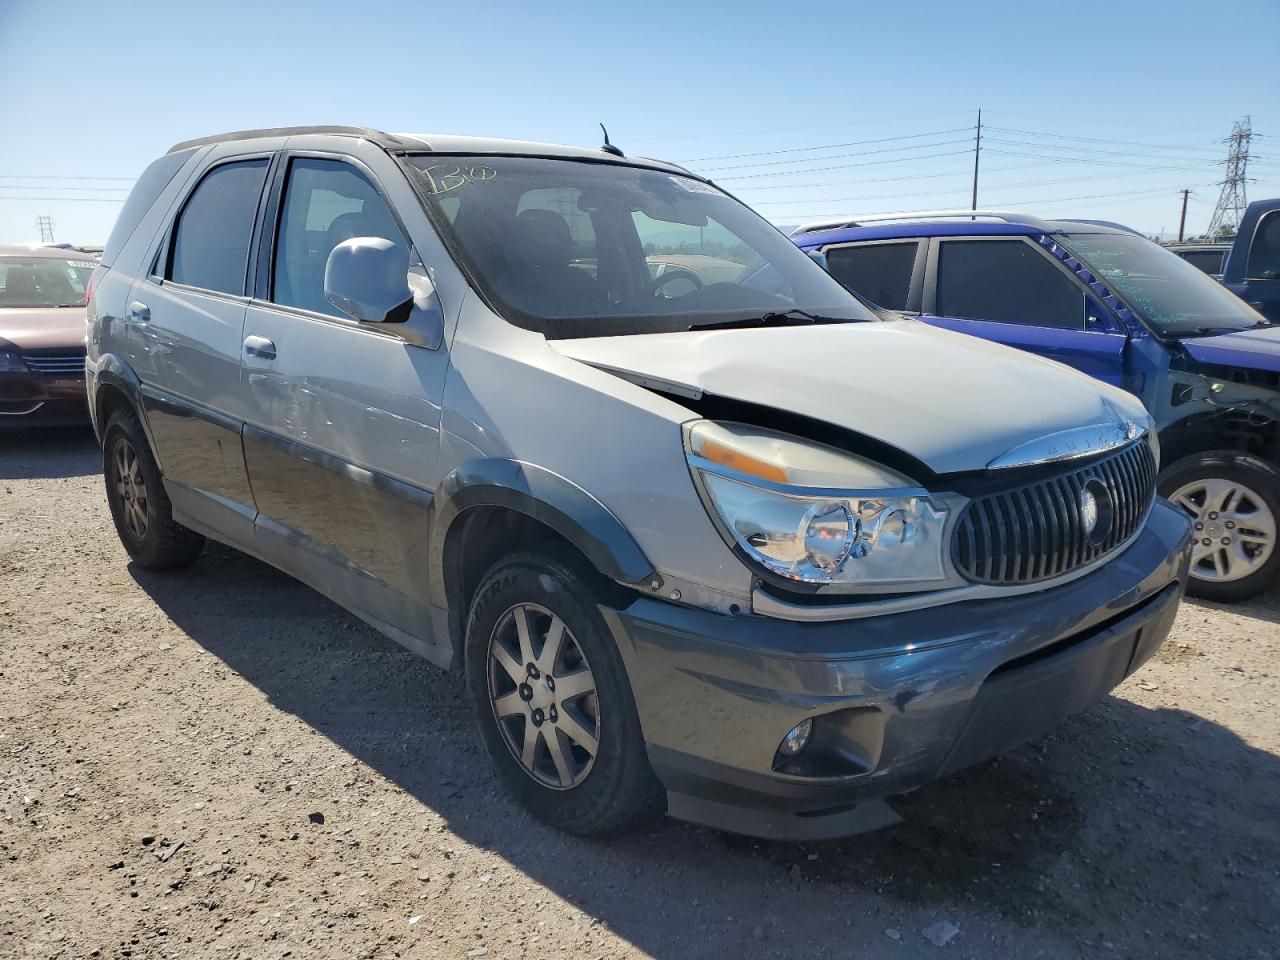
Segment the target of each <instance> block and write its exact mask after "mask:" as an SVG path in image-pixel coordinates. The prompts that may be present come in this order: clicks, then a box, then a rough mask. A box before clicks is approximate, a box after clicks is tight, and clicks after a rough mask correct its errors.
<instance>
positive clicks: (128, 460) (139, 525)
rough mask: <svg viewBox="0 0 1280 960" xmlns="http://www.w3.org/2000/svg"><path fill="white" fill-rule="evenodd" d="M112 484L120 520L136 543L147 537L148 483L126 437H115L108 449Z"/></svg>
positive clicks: (136, 454) (136, 455)
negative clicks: (118, 503) (109, 451)
mask: <svg viewBox="0 0 1280 960" xmlns="http://www.w3.org/2000/svg"><path fill="white" fill-rule="evenodd" d="M110 463H111V482H112V483H113V484H114V485H115V488H116V493H117V494H118V495H119V497H120V510H121V519H123V520H124V523H125V526H126V527H128V528H129V532H130V533H131V534H133V536H134V537H136V538H137V539H138V540H139V541H141V540H143V539H144V538H145V537H146V535H147V530H148V528H149V526H150V524H149V522H148V520H147V484H146V481H145V480H144V479H143V476H142V463H141V461H140V460H139V459H138V452H137V451H136V450H134V449H133V444H131V443H130V442H129V438H128V437H123V436H121V437H116V441H115V443H114V444H113V445H112V448H111V458H110Z"/></svg>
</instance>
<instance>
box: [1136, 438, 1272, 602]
mask: <svg viewBox="0 0 1280 960" xmlns="http://www.w3.org/2000/svg"><path fill="white" fill-rule="evenodd" d="M1213 480H1220V481H1225V482H1226V483H1228V484H1232V485H1235V486H1237V487H1239V488H1244V489H1245V490H1247V491H1248V494H1247V496H1244V498H1243V499H1241V497H1242V496H1243V495H1238V496H1237V497H1236V498H1235V499H1234V501H1233V502H1232V505H1234V506H1240V505H1241V504H1243V505H1244V506H1246V507H1252V508H1253V510H1254V511H1256V510H1260V509H1265V510H1269V511H1270V514H1271V521H1270V522H1271V526H1272V527H1273V528H1274V526H1275V524H1276V522H1277V521H1280V472H1277V471H1276V468H1275V467H1273V466H1271V464H1269V463H1267V462H1266V461H1264V460H1259V459H1258V458H1257V457H1251V456H1248V455H1246V454H1241V453H1235V452H1232V451H1218V452H1211V453H1202V454H1195V455H1193V456H1190V457H1186V458H1184V459H1182V460H1179V461H1177V462H1176V463H1172V464H1170V465H1169V466H1168V467H1166V468H1165V469H1164V470H1163V471H1161V473H1160V479H1159V482H1158V487H1159V491H1160V495H1161V496H1163V497H1168V498H1170V499H1171V500H1173V499H1174V497H1175V494H1177V492H1178V491H1180V490H1184V489H1186V488H1187V487H1188V486H1194V485H1195V484H1197V483H1199V482H1202V481H1213ZM1255 500H1256V502H1254V501H1255ZM1175 506H1179V507H1181V508H1182V509H1183V510H1185V511H1186V512H1187V513H1188V514H1189V515H1191V516H1192V519H1193V521H1194V522H1196V523H1198V524H1199V525H1200V526H1199V527H1198V528H1197V530H1196V531H1195V536H1196V538H1197V540H1198V541H1200V543H1199V544H1198V549H1204V548H1206V547H1207V548H1213V547H1216V546H1217V545H1219V544H1224V543H1227V542H1229V543H1230V544H1231V546H1230V548H1229V549H1231V550H1233V551H1234V550H1235V549H1236V548H1237V546H1238V547H1239V549H1241V550H1256V549H1258V548H1257V545H1256V544H1251V543H1241V544H1236V542H1235V541H1234V540H1233V539H1232V538H1233V537H1234V538H1237V539H1240V538H1239V534H1240V529H1241V527H1242V526H1243V525H1242V524H1239V523H1236V522H1235V521H1233V523H1235V526H1234V527H1232V528H1230V529H1226V528H1225V522H1226V521H1225V519H1224V518H1222V517H1220V516H1219V515H1218V514H1217V513H1216V512H1215V513H1213V514H1210V513H1209V512H1208V509H1207V508H1208V505H1207V504H1206V503H1205V502H1204V500H1203V498H1201V499H1199V500H1197V499H1196V498H1192V499H1191V500H1187V499H1185V498H1178V499H1177V500H1175ZM1197 506H1200V507H1202V508H1204V509H1201V510H1200V511H1199V513H1197V509H1196V508H1197ZM1211 516H1212V520H1211V519H1210V518H1211ZM1220 524H1221V525H1223V526H1224V528H1223V529H1218V526H1219V525H1220ZM1223 538H1225V541H1224V539H1223ZM1246 539H1247V538H1246ZM1272 539H1273V540H1274V539H1275V534H1274V533H1273V534H1272ZM1204 540H1208V541H1210V542H1209V543H1208V544H1204V543H1203V541H1204ZM1227 561H1228V562H1230V557H1228V558H1227ZM1198 570H1199V571H1203V573H1198V572H1197V571H1198ZM1214 570H1215V564H1214V560H1213V557H1212V555H1209V556H1207V557H1205V556H1201V557H1199V558H1196V559H1193V560H1192V566H1191V579H1190V581H1189V582H1188V584H1187V593H1188V594H1190V595H1191V596H1193V597H1201V598H1203V599H1205V600H1216V601H1218V602H1221V603H1232V602H1235V601H1237V600H1245V599H1247V598H1249V597H1253V596H1256V595H1257V594H1259V593H1261V592H1262V591H1263V590H1266V589H1267V588H1268V587H1270V586H1271V585H1272V584H1273V583H1275V580H1276V577H1277V575H1280V544H1274V543H1273V545H1272V547H1271V552H1270V556H1269V557H1268V558H1267V559H1265V561H1263V562H1262V563H1261V564H1259V566H1258V568H1257V569H1256V570H1255V571H1254V572H1252V573H1250V574H1248V575H1247V576H1240V577H1238V578H1237V579H1227V580H1221V579H1212V578H1211V577H1212V576H1213V575H1214ZM1219 575H1220V574H1219Z"/></svg>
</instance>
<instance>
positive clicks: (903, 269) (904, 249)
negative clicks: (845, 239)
mask: <svg viewBox="0 0 1280 960" xmlns="http://www.w3.org/2000/svg"><path fill="white" fill-rule="evenodd" d="M917 246H918V245H917V244H915V243H872V244H864V245H862V246H857V247H832V248H830V249H828V250H827V251H825V252H826V255H827V269H828V270H830V271H831V275H832V276H833V277H835V278H836V279H837V280H839V281H840V282H841V283H843V284H844V285H845V286H846V287H848V288H849V289H850V290H852V291H853V292H854V293H860V294H862V295H863V296H864V297H866V298H867V299H868V300H870V301H871V302H872V303H875V304H879V305H880V306H882V307H885V308H886V309H888V310H905V309H907V294H908V293H909V292H910V291H911V271H912V269H913V268H914V267H915V263H916V249H917Z"/></svg>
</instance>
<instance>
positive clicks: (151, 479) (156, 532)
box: [102, 407, 204, 570]
mask: <svg viewBox="0 0 1280 960" xmlns="http://www.w3.org/2000/svg"><path fill="white" fill-rule="evenodd" d="M122 457H124V459H125V461H127V462H128V463H129V464H130V466H131V467H132V464H134V463H136V470H134V469H125V468H124V467H123V465H122V460H121V458H122ZM102 464H103V470H102V473H103V478H104V479H105V481H106V486H107V503H108V504H109V505H110V507H111V519H112V520H114V521H115V525H116V533H118V534H119V535H120V542H121V543H122V544H124V548H125V550H126V551H127V552H128V554H129V556H130V557H132V558H133V561H134V562H135V563H137V564H138V566H140V567H145V568H146V569H147V570H174V569H176V568H178V567H185V566H187V565H189V564H191V563H192V562H194V561H195V559H196V557H198V556H199V555H200V551H201V550H202V549H203V548H204V537H202V536H201V535H200V534H198V533H196V532H195V531H194V530H188V529H187V528H186V527H184V526H183V525H182V524H180V523H178V522H177V521H176V520H174V519H173V507H172V505H171V504H170V503H169V496H168V494H167V493H165V489H164V483H163V482H161V479H160V468H159V467H158V466H157V465H156V460H155V457H153V456H152V455H151V447H150V445H149V444H148V443H147V435H146V433H145V432H143V429H142V424H141V423H139V422H138V417H137V414H135V413H134V412H133V411H132V410H130V409H128V408H126V407H121V408H120V409H118V410H116V411H115V412H114V413H113V414H111V416H110V418H109V419H108V420H107V427H106V429H105V430H104V431H103V432H102ZM122 474H123V475H127V476H128V479H127V480H125V479H124V478H123V477H122ZM138 492H140V494H141V495H140V496H139V494H138Z"/></svg>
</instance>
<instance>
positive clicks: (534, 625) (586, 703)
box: [488, 603, 600, 790]
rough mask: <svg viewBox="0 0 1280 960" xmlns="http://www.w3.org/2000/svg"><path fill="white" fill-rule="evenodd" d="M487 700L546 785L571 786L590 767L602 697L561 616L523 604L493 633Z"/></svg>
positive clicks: (523, 762)
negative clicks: (598, 693)
mask: <svg viewBox="0 0 1280 960" xmlns="http://www.w3.org/2000/svg"><path fill="white" fill-rule="evenodd" d="M488 681H489V702H490V705H491V707H492V709H493V716H494V719H495V720H497V723H498V729H499V731H500V732H501V733H502V739H503V741H504V742H505V743H506V745H507V749H509V750H510V751H511V755H512V756H513V757H515V758H516V760H517V761H519V763H520V766H521V767H523V768H524V771H525V772H526V773H527V774H529V776H531V777H533V779H534V780H536V781H538V783H540V784H542V785H543V786H546V787H550V788H552V789H555V790H569V789H571V788H573V787H576V786H577V785H578V784H580V783H582V781H583V780H585V779H586V778H587V775H588V774H589V773H590V772H591V768H592V765H593V764H594V763H595V759H596V753H597V751H598V749H599V743H600V703H599V697H598V696H597V694H596V681H595V676H594V675H593V674H592V672H591V666H590V664H588V663H587V658H586V655H585V654H584V653H583V651H582V648H581V647H580V646H579V645H578V642H577V640H576V639H574V636H573V634H572V632H570V630H569V629H568V627H566V626H565V623H564V621H563V620H561V619H560V618H559V617H557V616H556V615H555V614H554V613H552V612H551V611H550V610H548V609H547V608H546V607H542V606H539V605H538V604H535V603H521V604H516V605H515V606H514V607H512V608H511V609H509V610H508V611H506V613H504V614H503V615H502V616H501V617H499V618H498V622H497V624H496V626H495V627H494V629H493V633H492V635H491V636H490V638H489V656H488Z"/></svg>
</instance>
